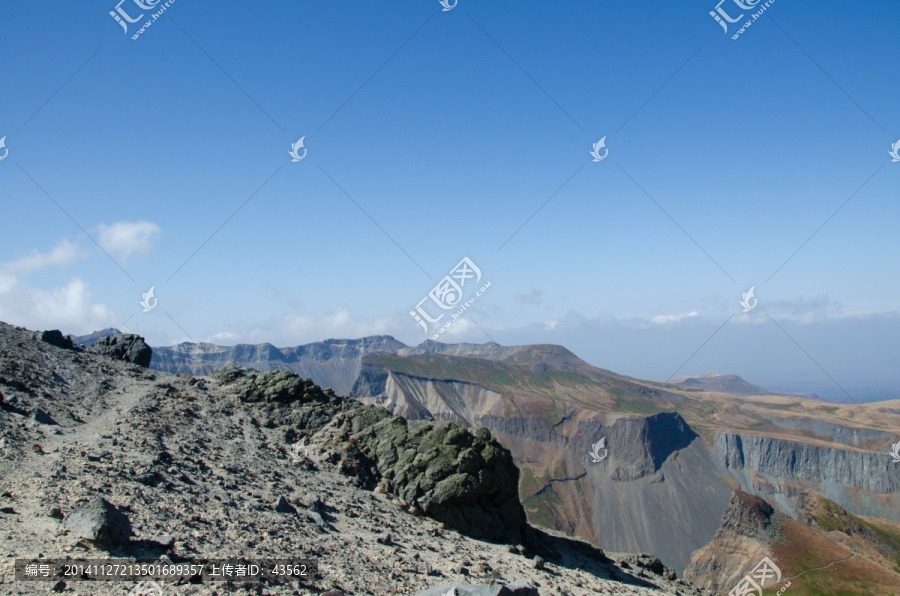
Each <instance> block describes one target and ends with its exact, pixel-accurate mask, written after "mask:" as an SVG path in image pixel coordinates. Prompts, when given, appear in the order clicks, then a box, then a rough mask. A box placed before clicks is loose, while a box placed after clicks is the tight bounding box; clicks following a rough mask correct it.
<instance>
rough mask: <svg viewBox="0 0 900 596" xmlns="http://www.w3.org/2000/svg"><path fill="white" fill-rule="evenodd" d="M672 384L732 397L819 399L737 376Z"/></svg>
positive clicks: (712, 375) (687, 379) (676, 379)
mask: <svg viewBox="0 0 900 596" xmlns="http://www.w3.org/2000/svg"><path fill="white" fill-rule="evenodd" d="M671 382H672V383H675V384H676V385H683V386H684V387H694V388H696V389H701V390H703V391H715V392H717V393H731V394H732V395H783V396H785V397H800V398H803V399H819V396H818V395H816V394H815V393H788V392H786V391H772V390H771V389H765V388H764V387H760V386H759V385H753V384H752V383H748V382H747V381H745V380H744V379H742V378H741V377H739V376H737V375H722V374H718V373H706V374H705V375H700V376H699V377H672V379H671Z"/></svg>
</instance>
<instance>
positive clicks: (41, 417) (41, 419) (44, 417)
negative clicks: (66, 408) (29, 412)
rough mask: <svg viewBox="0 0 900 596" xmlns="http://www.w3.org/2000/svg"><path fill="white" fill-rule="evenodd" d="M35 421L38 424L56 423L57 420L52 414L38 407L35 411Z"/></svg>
mask: <svg viewBox="0 0 900 596" xmlns="http://www.w3.org/2000/svg"><path fill="white" fill-rule="evenodd" d="M33 418H34V421H35V422H37V423H38V424H56V420H54V419H53V418H52V417H51V416H50V414H48V413H47V412H45V411H44V410H42V409H40V408H38V409H37V410H35V411H34V415H33Z"/></svg>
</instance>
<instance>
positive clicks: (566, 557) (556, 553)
mask: <svg viewBox="0 0 900 596" xmlns="http://www.w3.org/2000/svg"><path fill="white" fill-rule="evenodd" d="M526 542H527V547H528V550H529V551H531V552H530V553H528V554H530V555H534V556H537V557H541V558H542V559H544V560H546V561H548V562H550V563H553V564H554V565H556V566H558V567H564V568H566V569H572V570H576V569H578V570H582V571H584V572H586V573H589V574H591V575H594V576H595V577H597V578H600V579H608V580H612V581H616V582H619V583H622V584H626V585H630V586H636V587H642V588H651V589H659V585H657V584H655V583H653V582H652V581H650V580H649V579H643V578H642V577H640V576H642V575H643V574H644V573H645V570H646V571H649V572H650V573H649V574H648V575H649V576H650V578H651V579H652V575H657V576H659V578H660V580H662V579H664V574H665V575H667V576H668V577H666V578H665V579H674V577H675V573H674V571H672V570H671V569H669V568H667V567H664V566H663V564H662V563H661V562H660V560H659V559H658V558H656V557H652V556H648V555H639V556H631V557H630V559H631V560H632V565H633V566H634V567H635V569H633V570H632V571H631V572H629V571H626V570H625V568H623V567H620V566H619V565H617V564H616V561H614V560H613V559H610V558H609V557H607V556H606V554H605V553H604V552H603V551H602V550H601V549H599V548H597V547H595V546H593V545H592V544H589V543H587V542H585V541H583V540H581V539H578V538H570V537H567V536H560V535H557V534H555V533H550V532H547V531H545V530H541V529H538V528H535V527H533V526H529V528H528V531H527V534H526ZM632 565H628V567H631V566H632ZM544 571H545V572H549V573H552V572H551V571H550V570H548V569H545V570H544ZM635 574H637V575H635Z"/></svg>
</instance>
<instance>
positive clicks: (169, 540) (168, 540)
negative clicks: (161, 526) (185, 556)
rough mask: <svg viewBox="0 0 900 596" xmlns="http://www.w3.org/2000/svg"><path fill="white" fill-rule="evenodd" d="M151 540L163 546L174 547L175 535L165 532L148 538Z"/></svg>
mask: <svg viewBox="0 0 900 596" xmlns="http://www.w3.org/2000/svg"><path fill="white" fill-rule="evenodd" d="M148 540H149V541H150V542H153V543H154V544H157V545H159V546H161V547H163V548H172V546H174V544H175V537H174V536H169V535H168V534H164V535H162V536H152V537H150V538H148Z"/></svg>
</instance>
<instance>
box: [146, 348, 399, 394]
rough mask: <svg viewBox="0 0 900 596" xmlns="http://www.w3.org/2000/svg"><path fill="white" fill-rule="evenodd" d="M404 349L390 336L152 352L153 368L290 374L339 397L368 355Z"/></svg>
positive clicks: (200, 372)
mask: <svg viewBox="0 0 900 596" xmlns="http://www.w3.org/2000/svg"><path fill="white" fill-rule="evenodd" d="M405 347H406V345H405V344H403V343H402V342H399V341H397V340H396V339H394V338H393V337H390V336H387V335H379V336H373V337H365V338H362V339H355V340H335V339H330V340H326V341H323V342H317V343H312V344H306V345H302V346H296V347H292V348H276V347H275V346H273V345H272V344H257V345H249V344H238V345H236V346H217V345H215V344H209V343H199V344H192V343H183V344H179V345H177V346H169V347H159V348H153V360H152V361H151V363H150V368H153V369H155V370H159V371H163V372H169V373H178V374H190V375H208V374H211V373H212V372H213V371H216V370H218V369H220V368H223V367H225V366H246V367H250V368H254V369H256V370H260V371H270V370H288V371H291V372H294V373H297V374H298V375H300V376H301V377H308V378H312V379H314V380H315V381H316V383H317V384H319V385H321V386H322V387H331V388H332V389H334V390H335V391H336V392H337V393H338V394H340V395H349V393H350V389H351V388H352V387H353V384H354V383H355V382H356V379H357V377H358V376H359V373H360V370H361V368H362V359H363V357H364V356H365V355H367V354H370V353H373V352H391V353H393V352H397V351H399V350H400V349H402V348H405Z"/></svg>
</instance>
